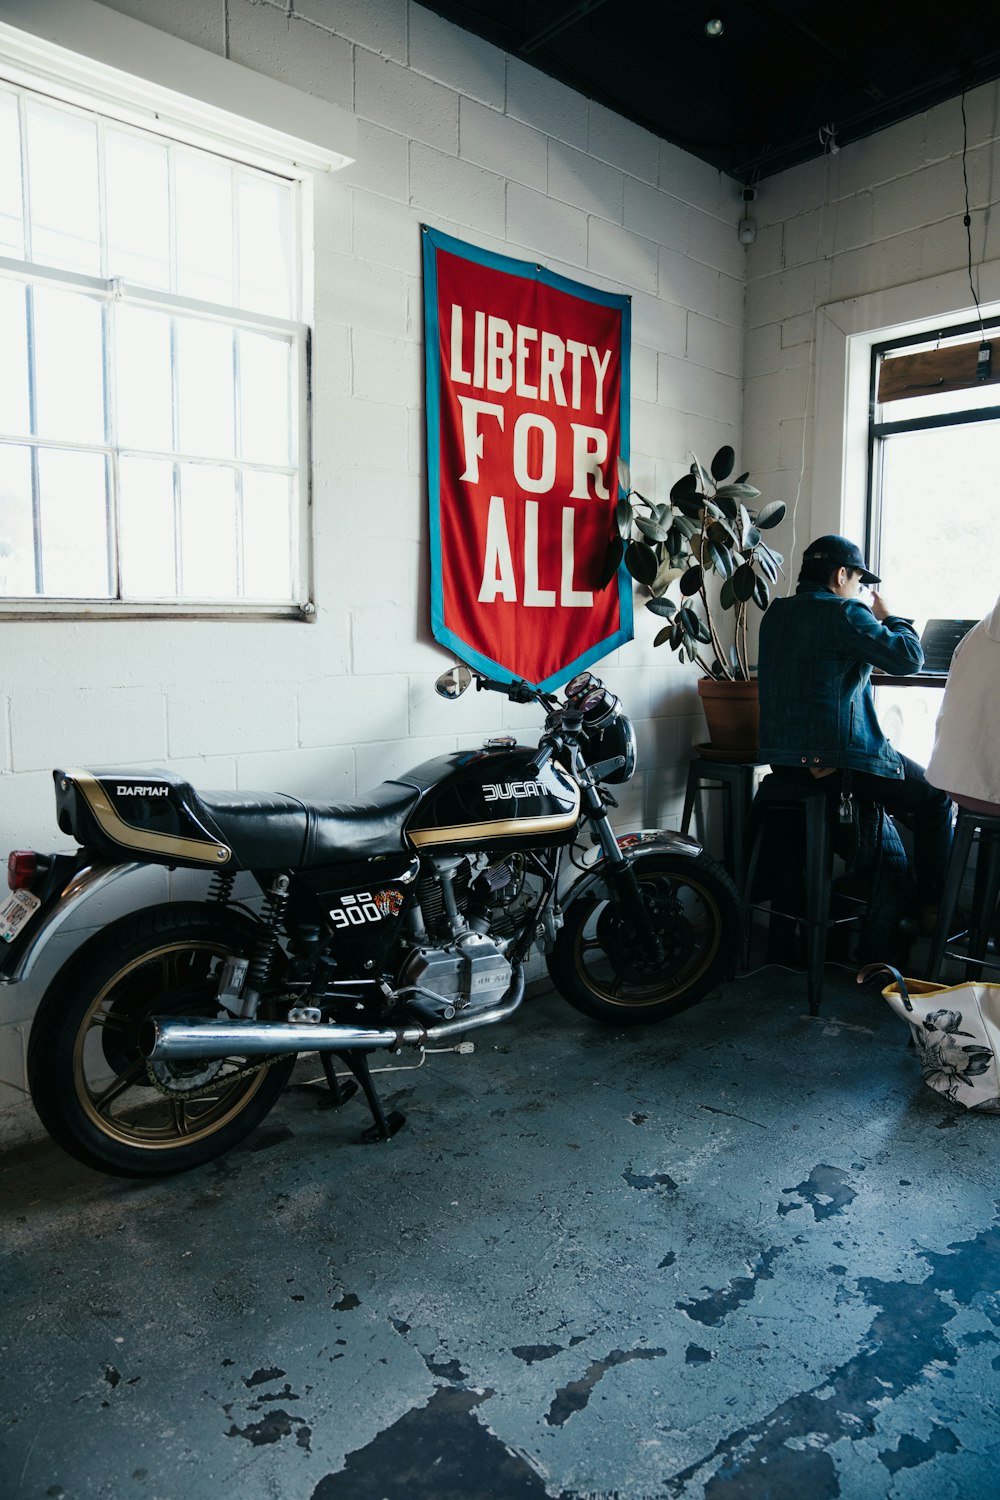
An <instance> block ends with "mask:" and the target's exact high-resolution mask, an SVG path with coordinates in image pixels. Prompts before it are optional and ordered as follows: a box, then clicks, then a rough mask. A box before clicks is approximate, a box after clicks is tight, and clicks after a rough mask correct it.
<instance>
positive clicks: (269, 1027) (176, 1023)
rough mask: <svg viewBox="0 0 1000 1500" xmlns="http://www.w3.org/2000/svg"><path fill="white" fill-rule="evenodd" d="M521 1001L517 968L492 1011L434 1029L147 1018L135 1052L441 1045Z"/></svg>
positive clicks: (165, 1057)
mask: <svg viewBox="0 0 1000 1500" xmlns="http://www.w3.org/2000/svg"><path fill="white" fill-rule="evenodd" d="M523 999H524V971H523V970H522V969H521V968H518V969H517V970H516V971H515V973H514V978H513V981H512V983H511V985H510V988H509V989H508V990H507V993H506V994H505V996H504V998H503V1000H502V1001H501V1002H500V1004H499V1005H497V1006H494V1007H493V1009H492V1010H480V1011H475V1012H474V1013H473V1014H472V1015H469V1016H463V1015H461V1014H459V1015H457V1016H456V1017H455V1019H454V1020H453V1021H444V1022H442V1023H441V1024H440V1025H438V1026H426V1027H424V1026H405V1027H399V1028H396V1029H393V1030H390V1029H388V1028H387V1029H385V1030H372V1029H368V1028H366V1027H363V1026H335V1025H331V1024H328V1023H327V1022H323V1021H321V1022H319V1023H318V1024H316V1023H315V1022H312V1021H294V1022H293V1021H198V1020H196V1019H194V1018H191V1019H183V1018H179V1019H176V1020H170V1019H168V1018H163V1019H162V1020H157V1018H156V1017H155V1016H150V1017H149V1018H148V1019H147V1020H146V1021H144V1022H143V1023H142V1026H141V1028H140V1031H139V1051H140V1052H141V1053H142V1055H143V1056H144V1057H146V1058H148V1059H149V1060H150V1061H151V1062H187V1061H189V1060H190V1059H191V1058H196V1057H200V1058H205V1059H206V1060H208V1059H212V1058H218V1057H281V1056H287V1055H288V1053H290V1052H373V1051H377V1050H378V1049H380V1048H382V1049H386V1050H390V1051H396V1050H397V1049H398V1048H400V1047H421V1046H425V1045H427V1043H433V1042H440V1041H444V1040H445V1039H446V1038H447V1037H450V1036H455V1035H457V1034H458V1033H459V1032H463V1031H473V1030H475V1029H476V1028H477V1027H479V1026H492V1025H493V1023H494V1022H496V1021H505V1020H506V1019H507V1017H508V1016H512V1015H513V1014H514V1012H515V1011H516V1010H517V1008H518V1006H519V1005H520V1004H521V1001H522V1000H523Z"/></svg>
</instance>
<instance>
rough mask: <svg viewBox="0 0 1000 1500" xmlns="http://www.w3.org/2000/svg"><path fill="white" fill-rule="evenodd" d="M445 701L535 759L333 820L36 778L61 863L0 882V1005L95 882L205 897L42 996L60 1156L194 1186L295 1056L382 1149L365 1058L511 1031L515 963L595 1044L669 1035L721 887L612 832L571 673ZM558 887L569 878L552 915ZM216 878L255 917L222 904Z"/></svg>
mask: <svg viewBox="0 0 1000 1500" xmlns="http://www.w3.org/2000/svg"><path fill="white" fill-rule="evenodd" d="M473 680H475V682H476V688H477V690H480V691H482V690H486V691H492V692H498V693H503V694H505V695H506V696H507V697H508V698H509V699H511V700H512V701H513V702H516V703H532V702H534V703H536V704H538V705H539V707H540V708H542V709H544V711H545V716H546V717H545V727H544V731H543V733H542V734H541V736H540V738H539V740H538V744H537V747H535V746H524V745H518V744H517V743H516V742H515V740H514V738H513V737H512V736H505V735H501V736H497V737H494V738H491V739H489V740H487V741H486V743H485V744H484V745H483V747H482V748H481V749H477V750H461V751H456V752H453V753H451V754H447V755H441V756H437V757H435V758H434V759H433V760H429V761H426V762H425V763H424V764H423V765H420V766H417V767H415V768H414V769H413V770H412V771H409V772H407V773H406V774H405V775H401V776H398V777H395V778H393V779H392V780H389V781H385V782H383V783H382V784H381V785H380V786H377V787H376V788H375V789H374V790H373V791H371V792H369V793H368V795H367V797H365V798H364V799H361V800H358V801H355V802H351V803H347V804H342V803H340V804H312V803H310V804H306V803H303V802H301V801H299V800H298V799H297V798H295V797H291V796H284V795H266V794H259V793H249V792H241V791H235V792H234V791H226V792H203V793H199V792H196V791H195V790H194V789H193V788H192V787H191V786H190V785H189V784H188V783H187V782H186V781H184V780H182V779H180V778H179V777H176V776H173V775H171V774H170V773H168V772H157V773H154V774H150V773H149V772H148V771H146V770H141V771H139V770H136V771H121V770H114V771H106V770H105V771H101V770H94V771H85V770H56V771H54V772H53V776H54V780H55V792H56V814H57V821H58V824H59V827H60V829H61V830H62V832H63V833H64V834H68V835H71V836H73V837H74V838H75V839H76V841H77V843H78V845H79V846H80V847H79V848H78V849H77V850H76V852H75V853H55V854H43V853H39V852H37V851H31V850H19V851H14V852H13V853H12V854H11V855H10V858H9V861H8V885H9V887H10V890H11V894H10V896H9V897H8V898H7V899H6V901H5V902H4V903H3V904H2V905H0V939H3V940H4V941H3V942H2V943H0V984H14V983H18V982H21V981H23V980H25V979H27V977H28V976H29V974H30V973H31V971H32V968H33V967H34V965H35V963H36V961H37V959H38V957H39V955H40V953H41V952H42V951H43V950H44V948H45V946H46V944H47V943H48V942H49V940H50V939H51V937H52V935H53V934H54V933H55V932H56V931H57V930H58V929H59V928H60V927H61V926H62V925H63V923H64V922H65V921H66V919H67V918H68V917H69V916H70V915H71V914H73V913H76V912H78V910H79V908H80V906H81V905H82V904H83V903H84V902H86V901H87V900H89V899H91V898H92V897H93V896H95V895H96V894H98V893H99V892H102V891H104V890H106V889H107V887H108V886H109V885H110V884H111V883H112V882H114V881H116V880H118V879H119V878H121V877H122V876H126V875H128V874H129V873H131V872H134V871H137V870H140V869H143V868H144V867H146V866H148V865H151V864H152V865H161V866H167V867H169V868H171V869H175V868H184V869H191V870H201V871H205V870H208V869H210V870H211V872H212V875H211V880H210V881H209V883H208V885H207V889H206V893H205V896H204V899H202V900H200V901H190V900H183V901H181V900H177V901H171V902H167V903H165V904H161V905H157V906H153V907H148V908H146V909H143V910H139V911H134V912H132V913H131V914H129V915H126V916H123V917H121V918H119V919H118V920H116V921H112V922H111V923H110V924H108V925H107V926H105V927H103V928H102V929H101V930H99V931H98V932H97V933H96V934H95V935H94V936H92V937H90V938H89V939H87V940H86V941H85V942H84V943H83V944H82V945H81V946H80V947H79V948H77V950H76V951H75V952H74V953H73V954H72V956H71V957H70V958H69V959H68V961H67V962H66V963H65V964H64V965H63V967H62V968H61V969H60V970H59V972H58V973H57V974H56V976H55V978H54V979H53V980H52V982H51V984H50V985H49V987H48V989H47V990H46V992H45V995H44V996H43V998H42V1000H41V1003H40V1005H39V1008H38V1012H37V1014H36V1017H35V1020H34V1023H33V1026H32V1030H31V1034H30V1040H29V1046H28V1078H29V1085H30V1090H31V1097H32V1099H33V1101H34V1105H35V1108H36V1110H37V1112H38V1115H39V1117H40V1119H41V1121H42V1123H43V1124H44V1125H45V1127H46V1129H47V1130H48V1131H49V1133H50V1135H52V1136H53V1138H54V1139H55V1140H56V1141H57V1142H58V1143H59V1144H60V1145H61V1146H62V1147H63V1148H64V1149H65V1150H66V1151H68V1152H69V1153H70V1154H71V1155H73V1156H75V1157H77V1158H78V1159H79V1160H80V1161H82V1162H84V1163H86V1164H87V1165H88V1166H90V1167H93V1168H96V1169H98V1170H100V1171H104V1172H108V1173H111V1174H114V1175H119V1176H125V1177H139V1178H149V1177H157V1176H165V1175H168V1174H170V1173H174V1172H180V1171H184V1170H186V1169H188V1168H191V1167H194V1166H198V1165H200V1164H202V1163H204V1162H206V1161H209V1160H211V1159H212V1158H213V1157H215V1156H218V1155H219V1154H221V1153H222V1152H224V1151H226V1150H228V1149H229V1148H231V1147H232V1146H233V1145H235V1144H236V1143H237V1142H238V1141H239V1140H241V1139H242V1138H243V1137H244V1136H245V1135H247V1134H248V1132H250V1131H251V1130H252V1129H253V1128H254V1127H255V1126H256V1125H257V1124H258V1123H259V1122H260V1121H261V1120H262V1119H263V1117H264V1115H265V1114H266V1113H267V1111H268V1110H269V1109H270V1108H271V1106H272V1104H273V1103H274V1102H275V1100H276V1099H277V1097H278V1095H279V1094H280V1092H281V1090H282V1088H283V1087H284V1085H285V1084H286V1083H287V1082H288V1079H289V1077H290V1074H291V1072H292V1069H293V1067H294V1064H295V1061H296V1056H297V1055H298V1054H299V1053H311V1052H316V1053H318V1054H319V1058H320V1062H321V1064H322V1068H323V1073H324V1076H325V1079H326V1081H327V1083H328V1084H329V1088H330V1095H329V1097H328V1102H329V1103H330V1104H331V1105H339V1104H342V1103H343V1102H345V1101H346V1099H347V1098H348V1097H350V1095H351V1094H353V1093H356V1092H357V1089H358V1087H360V1089H361V1091H362V1093H363V1096H364V1098H365V1100H366V1101H367V1104H368V1107H369V1109H370V1112H371V1116H372V1120H373V1124H372V1125H371V1127H370V1128H369V1129H368V1130H367V1131H366V1132H365V1134H364V1136H363V1137H362V1139H366V1140H370V1141H375V1140H386V1139H388V1138H389V1137H390V1136H392V1135H393V1134H395V1132H396V1130H398V1128H399V1127H400V1125H401V1124H402V1123H403V1117H402V1115H400V1114H399V1113H398V1112H390V1113H388V1114H387V1113H386V1112H385V1111H384V1110H383V1108H382V1104H381V1101H380V1100H379V1097H378V1095H377V1093H376V1090H375V1086H374V1084H373V1081H372V1078H371V1071H370V1067H369V1058H370V1057H371V1056H372V1055H373V1054H375V1053H378V1052H391V1053H397V1054H398V1053H400V1052H401V1051H402V1050H403V1049H404V1048H413V1049H417V1050H418V1051H422V1050H423V1049H425V1048H427V1047H433V1046H436V1045H437V1044H439V1043H441V1042H443V1041H445V1040H446V1039H454V1038H455V1037H458V1036H464V1035H465V1034H466V1033H468V1032H470V1031H472V1030H474V1029H476V1028H480V1027H484V1026H491V1025H493V1024H495V1023H497V1022H500V1021H504V1020H506V1019H507V1018H508V1017H510V1016H512V1015H513V1014H514V1012H515V1011H516V1010H517V1009H518V1007H519V1006H520V1004H521V1002H522V999H523V997H524V991H525V965H526V962H527V960H528V957H529V954H530V953H531V951H532V949H533V948H534V947H536V946H537V947H538V948H539V949H540V950H541V951H543V952H544V953H545V955H546V961H547V965H548V972H549V975H550V977H551V980H552V982H553V984H554V986H555V988H556V989H557V990H558V992H559V993H560V994H561V995H562V996H563V997H564V998H565V999H566V1000H567V1001H568V1002H569V1004H570V1005H571V1006H573V1007H575V1008H576V1009H577V1010H578V1011H581V1012H582V1013H583V1014H584V1015H587V1016H589V1017H592V1018H595V1019H596V1020H599V1021H604V1022H609V1023H611V1024H612V1025H614V1026H622V1025H632V1024H635V1023H639V1022H648V1021H659V1020H663V1019H664V1018H666V1017H669V1016H674V1015H676V1014H677V1013H678V1012H679V1011H682V1010H684V1009H685V1008H686V1007H687V1006H690V1005H693V1004H694V1003H695V1002H696V1001H698V1000H699V999H701V998H702V997H703V996H704V995H706V994H707V993H708V992H709V991H710V990H711V989H712V988H713V987H714V986H715V985H716V984H717V983H718V981H719V980H720V979H721V978H722V977H723V976H724V975H725V974H726V973H727V972H728V971H729V970H730V968H731V965H732V963H733V959H734V955H735V953H736V951H737V948H738V943H739V928H740V921H739V906H738V899H737V893H736V889H735V887H734V885H733V883H732V881H731V880H730V879H729V876H728V875H727V874H726V873H725V872H724V871H723V870H722V869H721V868H720V867H719V866H718V865H717V864H715V863H714V861H712V860H711V859H710V858H708V856H707V855H706V854H705V853H704V851H703V849H702V847H701V845H700V844H698V843H697V842H696V841H695V840H693V839H691V838H687V837H684V836H682V835H680V834H677V833H673V832H670V831H668V830H662V829H655V830H643V831H640V832H633V833H625V834H618V835H617V836H616V834H615V833H614V832H613V831H612V828H611V824H610V820H609V816H608V808H609V806H616V805H617V804H616V803H615V802H614V798H613V795H612V793H611V791H610V790H609V787H611V786H614V785H616V784H620V783H623V782H626V781H628V780H629V778H630V777H631V776H632V774H633V772H634V770H635V765H636V738H635V730H634V728H633V725H632V723H631V721H630V720H629V718H628V717H627V715H626V714H625V713H624V712H623V710H622V707H621V704H620V702H619V700H618V699H617V697H616V696H615V695H614V694H613V693H611V692H610V691H609V689H608V688H607V687H605V686H604V684H603V683H601V682H600V681H599V679H597V678H596V677H594V676H593V675H592V674H590V673H589V672H586V673H582V674H581V675H580V676H578V677H576V678H574V679H573V681H572V682H570V683H569V684H568V686H567V687H566V689H565V696H564V698H563V699H562V700H560V699H559V698H557V697H556V696H555V695H553V694H550V693H547V692H543V691H541V690H540V689H538V688H535V687H532V686H531V685H529V684H527V683H525V682H520V681H515V682H513V683H498V682H493V681H491V680H490V679H488V678H486V677H483V676H480V675H479V674H474V673H472V672H471V671H470V670H469V668H467V667H465V666H462V665H459V666H456V667H453V668H451V669H450V670H449V671H447V672H445V673H444V674H443V675H442V677H440V678H439V679H438V682H437V685H436V686H437V690H438V692H439V693H441V695H442V696H444V697H446V698H456V697H458V696H459V694H461V693H463V692H465V691H466V690H467V688H468V687H469V686H470V685H471V683H472V681H473ZM587 832H589V838H590V843H589V846H587V845H585V844H584V843H583V837H584V834H585V833H587ZM565 864H572V865H573V866H575V867H576V878H575V879H574V880H573V882H572V884H570V885H569V887H568V889H566V890H564V891H563V892H560V877H561V874H562V872H563V868H564V865H565ZM242 872H249V873H250V875H252V877H253V879H254V881H255V882H256V885H257V886H258V887H259V889H260V892H261V893H262V899H260V898H258V905H257V906H256V907H251V906H249V905H247V903H246V901H245V900H243V899H237V898H236V896H235V895H234V885H235V882H236V877H237V875H238V874H240V873H242ZM335 1059H336V1060H339V1061H340V1063H341V1064H342V1065H343V1068H345V1069H346V1070H347V1073H349V1074H353V1079H351V1078H348V1077H347V1076H346V1074H345V1073H344V1072H343V1071H341V1072H340V1073H338V1071H337V1069H336V1067H335Z"/></svg>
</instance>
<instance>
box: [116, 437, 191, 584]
mask: <svg viewBox="0 0 1000 1500" xmlns="http://www.w3.org/2000/svg"><path fill="white" fill-rule="evenodd" d="M118 474H119V507H120V526H121V570H122V593H123V595H124V597H125V598H126V599H170V598H172V597H173V595H174V594H175V593H176V592H177V566H176V543H177V537H176V531H175V528H174V465H173V464H172V463H171V462H170V461H169V460H165V459H155V458H131V457H127V456H126V457H124V458H122V459H121V460H120V462H119V465H118Z"/></svg>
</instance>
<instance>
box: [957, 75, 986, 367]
mask: <svg viewBox="0 0 1000 1500" xmlns="http://www.w3.org/2000/svg"><path fill="white" fill-rule="evenodd" d="M965 90H966V85H965V84H963V85H962V180H963V182H964V183H965V218H964V219H963V220H962V223H963V224H964V225H965V242H966V246H967V250H968V265H969V290H970V292H971V293H972V300H973V302H974V303H975V304H976V312H977V313H978V315H979V331H980V333H981V334H982V337H983V342H984V343H985V342H986V327H985V325H984V323H983V313H982V308H981V307H980V306H979V296H978V294H977V292H976V287H975V283H974V282H973V280H972V215H971V214H970V213H969V171H968V167H967V165H966V157H967V156H968V152H969V122H968V121H967V120H966V118H965Z"/></svg>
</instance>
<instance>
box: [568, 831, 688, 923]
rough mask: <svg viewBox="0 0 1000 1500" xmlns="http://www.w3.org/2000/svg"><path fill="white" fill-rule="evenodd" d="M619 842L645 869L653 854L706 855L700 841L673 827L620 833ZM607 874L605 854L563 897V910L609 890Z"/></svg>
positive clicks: (629, 857)
mask: <svg viewBox="0 0 1000 1500" xmlns="http://www.w3.org/2000/svg"><path fill="white" fill-rule="evenodd" d="M616 839H617V843H618V847H619V849H620V850H621V851H622V853H623V854H624V856H625V858H626V860H627V861H628V863H629V864H630V865H638V866H641V864H642V861H643V860H644V859H646V858H647V857H648V856H649V855H650V854H682V855H686V856H687V857H688V858H689V859H697V858H698V857H699V856H700V855H701V854H703V853H704V852H705V851H704V846H703V845H701V844H699V843H698V841H697V839H692V838H689V837H688V835H687V834H685V833H675V832H674V831H673V829H672V828H642V829H638V830H635V831H633V832H631V833H619V834H617V835H616ZM606 872H607V860H606V859H605V858H604V856H603V855H601V856H600V857H599V858H598V860H597V861H596V863H595V864H594V865H593V866H592V868H591V869H589V870H587V871H586V872H585V873H584V874H583V875H581V876H580V878H579V880H576V881H574V883H573V884H572V885H571V886H570V888H569V890H568V891H566V893H565V895H564V896H563V897H562V898H561V900H560V903H559V904H560V905H561V906H562V908H563V910H565V909H566V908H567V907H568V906H569V905H570V903H571V902H573V901H576V900H577V899H578V898H579V897H580V896H588V895H590V893H591V892H592V891H594V890H598V889H600V890H603V889H605V877H606Z"/></svg>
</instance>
